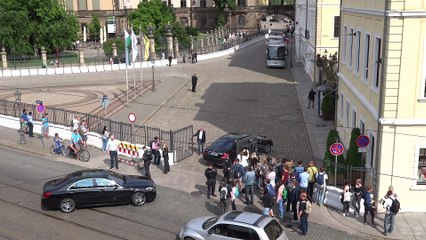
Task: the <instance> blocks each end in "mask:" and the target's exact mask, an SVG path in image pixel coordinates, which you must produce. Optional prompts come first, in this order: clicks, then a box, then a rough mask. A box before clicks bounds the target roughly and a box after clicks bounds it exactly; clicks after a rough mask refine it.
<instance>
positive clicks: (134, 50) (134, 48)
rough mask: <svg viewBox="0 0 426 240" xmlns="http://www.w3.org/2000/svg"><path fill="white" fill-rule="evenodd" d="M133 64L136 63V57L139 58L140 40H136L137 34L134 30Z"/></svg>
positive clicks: (132, 36)
mask: <svg viewBox="0 0 426 240" xmlns="http://www.w3.org/2000/svg"><path fill="white" fill-rule="evenodd" d="M131 38H132V62H133V63H134V62H135V61H136V57H137V56H138V39H137V38H136V35H135V32H134V31H133V28H132V35H131Z"/></svg>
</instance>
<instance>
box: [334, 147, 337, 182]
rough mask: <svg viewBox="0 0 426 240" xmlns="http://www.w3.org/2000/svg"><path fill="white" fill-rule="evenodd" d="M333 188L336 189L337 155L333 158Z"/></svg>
mask: <svg viewBox="0 0 426 240" xmlns="http://www.w3.org/2000/svg"><path fill="white" fill-rule="evenodd" d="M334 186H335V187H337V155H335V156H334Z"/></svg>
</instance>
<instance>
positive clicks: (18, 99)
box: [14, 90, 27, 144]
mask: <svg viewBox="0 0 426 240" xmlns="http://www.w3.org/2000/svg"><path fill="white" fill-rule="evenodd" d="M14 95H15V101H16V104H18V114H19V136H20V140H19V143H21V144H25V143H27V142H25V135H24V129H23V128H22V122H21V115H20V114H21V96H22V93H21V91H20V90H16V91H15V93H14Z"/></svg>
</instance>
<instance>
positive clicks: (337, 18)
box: [333, 16, 340, 38]
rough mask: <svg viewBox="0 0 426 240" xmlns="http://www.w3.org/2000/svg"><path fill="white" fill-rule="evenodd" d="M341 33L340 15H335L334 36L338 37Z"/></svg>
mask: <svg viewBox="0 0 426 240" xmlns="http://www.w3.org/2000/svg"><path fill="white" fill-rule="evenodd" d="M339 33H340V16H334V33H333V37H335V38H338V37H339Z"/></svg>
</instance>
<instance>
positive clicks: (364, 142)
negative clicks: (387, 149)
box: [355, 135, 370, 148]
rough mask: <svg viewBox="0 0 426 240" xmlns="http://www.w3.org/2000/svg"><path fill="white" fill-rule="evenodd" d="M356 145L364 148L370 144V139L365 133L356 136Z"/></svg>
mask: <svg viewBox="0 0 426 240" xmlns="http://www.w3.org/2000/svg"><path fill="white" fill-rule="evenodd" d="M355 142H356V145H358V147H360V148H363V147H367V146H368V144H370V139H369V138H368V137H367V136H365V135H360V136H358V137H357V138H356V141H355Z"/></svg>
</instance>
